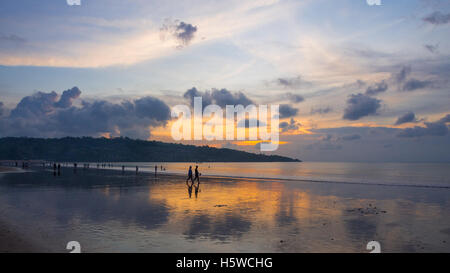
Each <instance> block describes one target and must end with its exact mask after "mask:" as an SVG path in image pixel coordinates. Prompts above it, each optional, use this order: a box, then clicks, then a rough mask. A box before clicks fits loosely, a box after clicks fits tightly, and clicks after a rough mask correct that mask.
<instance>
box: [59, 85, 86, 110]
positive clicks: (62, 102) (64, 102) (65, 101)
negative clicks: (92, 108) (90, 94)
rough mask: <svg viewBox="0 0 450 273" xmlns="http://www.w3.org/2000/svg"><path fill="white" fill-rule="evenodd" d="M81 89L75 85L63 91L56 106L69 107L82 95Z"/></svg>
mask: <svg viewBox="0 0 450 273" xmlns="http://www.w3.org/2000/svg"><path fill="white" fill-rule="evenodd" d="M80 95H81V91H80V89H78V87H73V88H72V89H68V90H66V91H64V92H63V94H62V96H61V98H60V99H59V101H58V102H57V103H56V104H55V106H56V107H60V108H67V107H70V106H72V102H73V101H74V100H76V99H77V98H78V97H80Z"/></svg>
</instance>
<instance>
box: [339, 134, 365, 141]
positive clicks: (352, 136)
mask: <svg viewBox="0 0 450 273" xmlns="http://www.w3.org/2000/svg"><path fill="white" fill-rule="evenodd" d="M342 139H343V140H345V141H353V140H358V139H361V136H360V135H358V134H354V135H348V136H343V137H342Z"/></svg>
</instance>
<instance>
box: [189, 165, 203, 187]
mask: <svg viewBox="0 0 450 273" xmlns="http://www.w3.org/2000/svg"><path fill="white" fill-rule="evenodd" d="M200 175H201V174H200V173H199V172H198V166H195V177H194V178H192V166H189V171H188V178H187V179H186V185H188V186H189V184H188V181H189V180H191V187H192V185H194V183H195V180H197V183H198V184H200Z"/></svg>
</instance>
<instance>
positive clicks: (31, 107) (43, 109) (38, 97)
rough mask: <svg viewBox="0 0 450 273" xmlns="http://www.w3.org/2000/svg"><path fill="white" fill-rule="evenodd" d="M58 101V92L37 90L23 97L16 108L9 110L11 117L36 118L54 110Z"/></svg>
mask: <svg viewBox="0 0 450 273" xmlns="http://www.w3.org/2000/svg"><path fill="white" fill-rule="evenodd" d="M57 102H58V94H56V92H55V91H52V92H50V93H44V92H37V93H35V94H33V95H31V96H27V97H24V98H23V99H22V100H21V101H20V102H19V104H17V106H16V108H14V109H13V110H12V111H11V117H12V118H30V119H34V118H38V117H41V116H45V115H47V114H50V113H51V112H53V111H54V110H55V104H56V103H57Z"/></svg>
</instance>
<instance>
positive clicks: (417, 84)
mask: <svg viewBox="0 0 450 273" xmlns="http://www.w3.org/2000/svg"><path fill="white" fill-rule="evenodd" d="M432 84H433V83H432V82H431V81H421V80H417V79H410V80H408V81H407V82H405V84H404V85H403V88H402V90H403V91H414V90H418V89H423V88H426V87H429V86H431V85H432Z"/></svg>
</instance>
